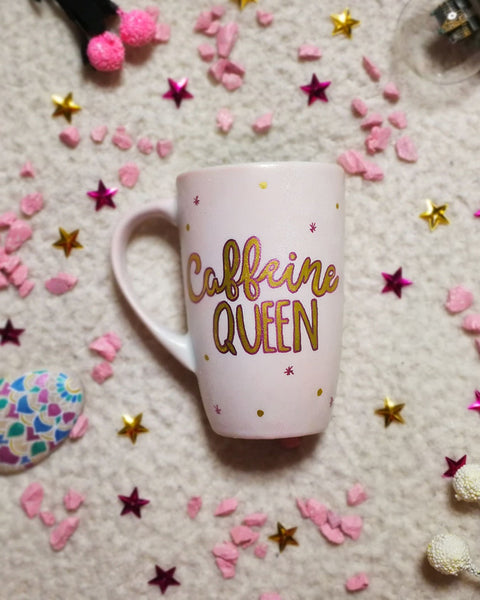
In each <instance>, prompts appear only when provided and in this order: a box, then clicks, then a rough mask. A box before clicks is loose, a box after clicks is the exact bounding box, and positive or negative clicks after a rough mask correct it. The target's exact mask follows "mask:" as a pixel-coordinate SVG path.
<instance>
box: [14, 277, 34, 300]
mask: <svg viewBox="0 0 480 600" xmlns="http://www.w3.org/2000/svg"><path fill="white" fill-rule="evenodd" d="M34 287H35V283H34V282H33V281H31V280H29V279H27V281H24V282H23V283H22V285H21V286H20V287H19V288H18V294H19V296H20V298H26V297H27V296H28V295H29V294H30V292H31V291H32V290H33V288H34Z"/></svg>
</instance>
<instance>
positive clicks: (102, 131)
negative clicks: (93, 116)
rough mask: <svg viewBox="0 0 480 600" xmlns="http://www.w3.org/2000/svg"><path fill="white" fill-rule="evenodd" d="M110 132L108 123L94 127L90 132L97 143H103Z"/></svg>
mask: <svg viewBox="0 0 480 600" xmlns="http://www.w3.org/2000/svg"><path fill="white" fill-rule="evenodd" d="M107 133H108V127H107V126H106V125H99V126H98V127H94V128H93V129H92V131H91V132H90V138H91V140H92V141H93V142H95V143H96V144H101V143H102V142H103V140H104V139H105V136H106V135H107Z"/></svg>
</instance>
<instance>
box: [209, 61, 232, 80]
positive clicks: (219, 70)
mask: <svg viewBox="0 0 480 600" xmlns="http://www.w3.org/2000/svg"><path fill="white" fill-rule="evenodd" d="M227 64H228V60H227V59H226V58H220V59H219V60H217V61H215V62H214V63H213V65H212V66H211V67H210V68H209V69H208V73H209V75H211V76H212V77H213V79H215V81H222V76H223V74H224V73H225V68H226V66H227Z"/></svg>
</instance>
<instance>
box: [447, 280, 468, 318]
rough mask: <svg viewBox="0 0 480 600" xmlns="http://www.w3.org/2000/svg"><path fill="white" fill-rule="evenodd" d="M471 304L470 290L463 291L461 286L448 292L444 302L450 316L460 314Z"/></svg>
mask: <svg viewBox="0 0 480 600" xmlns="http://www.w3.org/2000/svg"><path fill="white" fill-rule="evenodd" d="M472 304H473V294H472V292H471V291H470V290H467V289H465V288H464V287H463V286H461V285H457V286H456V287H453V288H451V289H450V290H448V296H447V301H446V302H445V308H446V309H447V310H448V312H449V313H451V314H452V315H454V314H456V313H459V312H462V311H463V310H466V309H467V308H470V306H472Z"/></svg>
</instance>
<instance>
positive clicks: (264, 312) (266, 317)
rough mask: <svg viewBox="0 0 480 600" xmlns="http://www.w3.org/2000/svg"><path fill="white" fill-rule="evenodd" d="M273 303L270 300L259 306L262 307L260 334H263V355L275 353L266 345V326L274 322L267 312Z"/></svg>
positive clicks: (274, 350)
mask: <svg viewBox="0 0 480 600" xmlns="http://www.w3.org/2000/svg"><path fill="white" fill-rule="evenodd" d="M273 305H274V302H272V301H271V300H267V301H266V302H262V304H261V305H260V306H261V307H262V332H263V335H262V337H263V351H264V352H265V354H271V353H272V352H276V351H277V350H276V348H273V347H272V346H269V345H268V326H269V325H270V324H271V323H273V322H274V321H275V319H274V318H273V317H271V316H270V315H269V314H268V310H269V309H270V308H272V306H273Z"/></svg>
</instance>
